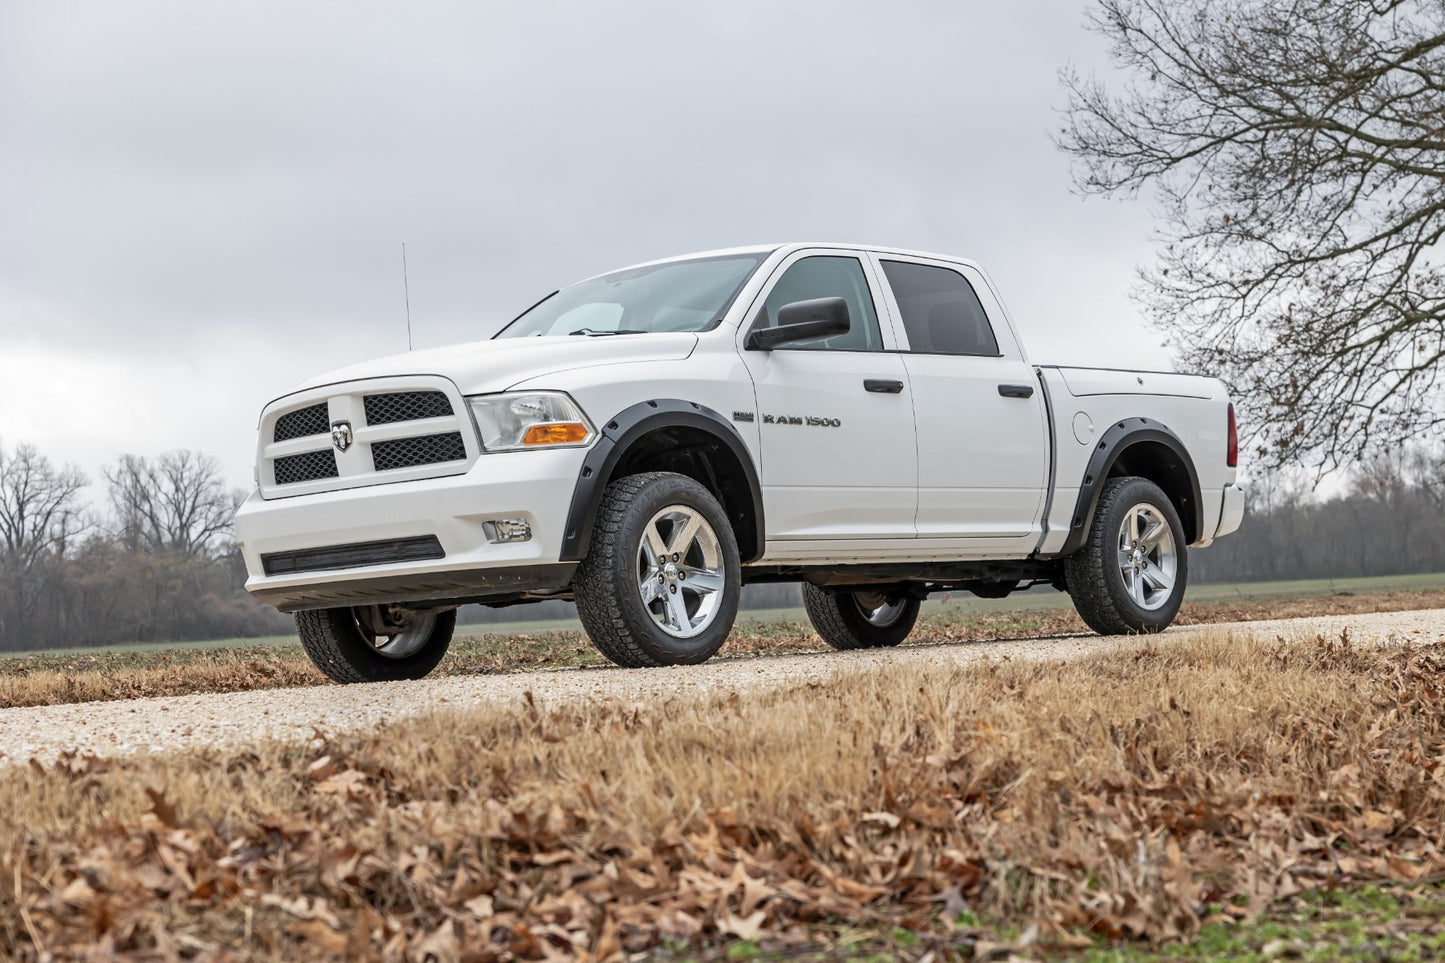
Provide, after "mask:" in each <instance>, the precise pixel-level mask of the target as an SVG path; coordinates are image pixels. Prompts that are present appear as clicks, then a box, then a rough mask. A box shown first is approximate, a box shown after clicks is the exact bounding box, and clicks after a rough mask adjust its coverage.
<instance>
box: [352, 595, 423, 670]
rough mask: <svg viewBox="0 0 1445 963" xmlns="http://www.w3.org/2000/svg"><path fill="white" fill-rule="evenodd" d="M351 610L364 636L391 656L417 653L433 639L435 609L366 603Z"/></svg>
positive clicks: (377, 649) (379, 652)
mask: <svg viewBox="0 0 1445 963" xmlns="http://www.w3.org/2000/svg"><path fill="white" fill-rule="evenodd" d="M351 612H352V618H353V619H355V620H356V628H357V630H358V631H360V632H361V637H362V638H363V639H365V640H366V641H367V642H368V643H369V644H370V645H371V647H372V648H373V649H375V650H376V652H377V653H378V654H379V655H384V656H386V657H387V658H388V659H404V658H406V657H407V656H409V655H412V654H414V653H415V652H417V651H418V650H419V649H420V648H421V647H422V646H424V645H426V643H427V641H428V640H429V639H430V638H431V634H432V629H434V628H435V627H436V621H437V617H436V613H435V612H407V611H405V610H403V609H399V608H398V607H397V606H395V605H365V606H360V607H358V608H354V609H352V610H351Z"/></svg>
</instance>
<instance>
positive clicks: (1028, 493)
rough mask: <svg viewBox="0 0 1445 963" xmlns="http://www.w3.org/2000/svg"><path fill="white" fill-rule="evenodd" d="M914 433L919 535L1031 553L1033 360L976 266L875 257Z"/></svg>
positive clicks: (1037, 485) (1036, 458)
mask: <svg viewBox="0 0 1445 963" xmlns="http://www.w3.org/2000/svg"><path fill="white" fill-rule="evenodd" d="M873 264H874V267H875V271H876V273H877V275H878V276H879V277H880V278H882V279H883V280H884V287H885V288H886V291H887V293H886V295H885V303H886V304H887V307H888V313H889V315H890V317H891V318H892V319H893V322H894V327H895V333H896V336H897V337H898V339H899V341H900V346H901V349H902V352H903V353H902V358H903V363H904V367H905V369H906V370H907V372H908V383H909V386H910V388H911V390H912V394H913V409H914V424H915V430H916V431H917V437H918V515H917V528H918V534H919V536H920V538H921V539H935V540H948V541H938V542H935V543H934V544H935V546H936V547H937V548H938V549H939V550H940V552H946V554H948V555H950V556H953V557H958V558H967V557H989V558H1000V557H1008V556H1022V555H1027V554H1029V553H1030V552H1031V551H1033V548H1034V546H1035V544H1036V543H1037V540H1038V536H1039V533H1040V518H1041V515H1042V505H1043V496H1044V489H1045V485H1046V472H1047V469H1048V454H1049V447H1048V446H1049V439H1048V425H1047V420H1046V415H1045V412H1044V403H1043V396H1042V394H1041V392H1040V389H1039V385H1038V380H1037V378H1036V377H1035V375H1034V371H1033V367H1032V366H1031V365H1029V364H1027V363H1026V362H1025V361H1024V360H1023V353H1022V351H1021V349H1020V348H1019V345H1018V344H1017V342H1016V341H1015V339H1014V336H1013V332H1012V330H1011V328H1010V327H1009V325H1008V324H1007V322H1006V320H1005V319H1004V317H1003V309H1002V306H1001V305H1000V304H999V303H998V301H997V300H996V299H995V298H994V296H993V293H992V291H991V290H990V289H989V286H988V284H987V282H986V280H985V279H984V277H983V275H982V273H981V272H979V271H977V270H976V269H973V268H971V267H968V266H966V265H961V264H956V263H952V262H947V261H935V260H930V259H925V258H915V257H904V256H895V255H887V254H880V255H876V256H875V257H874V258H873Z"/></svg>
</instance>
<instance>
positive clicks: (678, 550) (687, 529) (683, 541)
mask: <svg viewBox="0 0 1445 963" xmlns="http://www.w3.org/2000/svg"><path fill="white" fill-rule="evenodd" d="M700 528H702V516H701V515H697V514H689V515H688V516H687V520H686V521H685V522H683V523H682V524H681V525H675V526H673V530H672V539H671V540H670V541H669V543H668V545H667V548H666V549H664V551H666V552H667V554H668V556H669V557H671V556H673V555H676V556H677V557H678V559H679V560H681V559H685V558H687V551H688V549H689V548H691V547H692V540H693V539H694V538H696V537H697V532H698V529H700Z"/></svg>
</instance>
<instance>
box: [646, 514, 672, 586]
mask: <svg viewBox="0 0 1445 963" xmlns="http://www.w3.org/2000/svg"><path fill="white" fill-rule="evenodd" d="M642 552H643V554H644V555H645V556H646V557H647V567H648V568H649V569H657V568H660V567H661V566H662V560H663V556H665V555H666V554H667V543H666V542H664V541H663V540H662V533H661V532H659V531H658V530H657V522H656V521H655V520H654V521H653V523H652V524H651V525H648V526H647V530H646V531H645V532H643V533H642ZM653 574H654V575H655V574H656V572H654V573H653Z"/></svg>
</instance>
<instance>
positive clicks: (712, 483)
mask: <svg viewBox="0 0 1445 963" xmlns="http://www.w3.org/2000/svg"><path fill="white" fill-rule="evenodd" d="M652 471H666V472H674V473H676V474H679V475H686V476H687V477H689V478H691V479H694V480H695V481H697V482H698V483H699V484H701V485H702V486H703V487H705V488H706V489H707V490H708V491H710V492H711V493H712V494H713V497H715V498H716V499H717V500H718V501H719V502H721V503H722V507H723V511H725V512H726V513H727V516H728V522H729V524H730V525H731V526H732V530H733V536H734V537H735V538H736V539H737V544H738V554H739V556H740V557H741V558H742V560H743V561H751V560H753V559H756V558H758V557H759V556H761V555H762V549H763V546H762V545H760V544H758V528H757V513H758V506H757V505H755V504H754V502H753V486H752V483H751V481H750V479H749V475H748V472H747V470H746V469H745V468H744V467H743V464H742V462H741V461H739V459H738V456H737V454H736V453H735V452H734V451H733V449H732V447H731V446H730V445H728V444H727V443H725V442H724V441H723V440H722V439H721V438H719V437H718V436H717V435H715V434H713V433H712V432H710V431H706V430H704V429H702V428H696V427H692V426H689V425H667V426H664V427H660V428H654V429H652V430H651V431H649V432H647V433H646V434H644V435H642V436H641V437H639V438H637V439H636V440H635V441H633V442H632V444H630V445H628V447H627V450H626V451H624V452H623V454H622V457H621V458H620V459H619V460H618V462H617V466H616V467H615V468H614V469H613V471H612V475H611V477H609V478H608V481H609V482H613V481H616V480H617V479H619V478H624V477H626V476H628V475H640V474H642V473H643V472H652Z"/></svg>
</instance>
